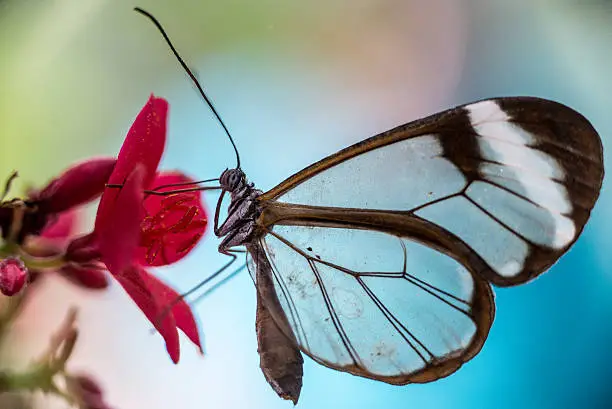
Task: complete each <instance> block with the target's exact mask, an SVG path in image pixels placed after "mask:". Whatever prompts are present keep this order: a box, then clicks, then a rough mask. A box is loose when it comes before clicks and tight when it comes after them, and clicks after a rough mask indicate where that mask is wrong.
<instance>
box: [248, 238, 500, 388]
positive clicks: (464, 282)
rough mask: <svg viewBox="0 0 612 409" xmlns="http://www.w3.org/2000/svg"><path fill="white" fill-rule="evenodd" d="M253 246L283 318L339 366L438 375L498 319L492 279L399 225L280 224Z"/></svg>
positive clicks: (251, 261)
mask: <svg viewBox="0 0 612 409" xmlns="http://www.w3.org/2000/svg"><path fill="white" fill-rule="evenodd" d="M249 253H250V257H249V258H248V266H249V270H250V272H251V274H252V275H253V276H254V278H255V280H256V283H257V287H258V290H259V291H260V294H261V295H262V296H263V299H264V300H265V302H266V306H267V307H268V309H269V310H270V312H271V313H272V315H273V317H274V318H275V320H276V322H277V323H279V325H280V326H281V327H282V329H283V331H284V332H285V333H286V334H287V335H288V337H289V338H290V339H293V340H294V341H295V342H296V343H297V345H298V346H299V347H300V349H301V350H302V351H303V352H305V353H306V354H307V355H309V356H310V357H312V358H313V359H315V360H316V361H317V362H319V363H322V364H324V365H326V366H328V367H331V368H333V369H337V370H341V371H346V372H350V373H353V374H355V375H359V376H364V377H368V378H373V379H377V380H381V381H385V382H388V383H393V384H406V383H409V382H428V381H432V380H435V379H438V378H440V377H444V376H447V375H449V374H450V373H452V372H454V371H456V370H457V369H458V368H459V367H460V366H461V365H462V364H463V363H464V362H466V361H467V360H469V359H470V358H472V357H473V356H474V355H476V354H477V353H478V351H479V350H480V348H481V347H482V344H483V343H484V341H485V339H486V336H487V334H488V332H489V328H490V326H491V323H492V320H493V315H494V303H493V297H492V292H491V289H490V287H489V284H488V283H486V282H485V281H484V279H482V278H481V277H480V276H479V275H478V274H475V273H473V272H470V271H469V270H467V269H466V268H464V267H463V266H462V265H461V264H459V263H458V262H456V261H455V260H453V259H452V258H450V257H448V256H446V255H444V254H443V253H440V252H437V251H435V250H432V249H430V248H429V247H427V246H423V245H421V244H418V243H416V242H413V241H411V240H408V239H406V238H401V237H398V236H395V235H392V234H387V233H383V232H380V231H374V230H362V229H352V228H328V227H309V226H275V227H274V229H273V231H271V232H269V233H268V234H266V235H265V236H264V237H263V238H261V239H259V241H258V242H256V243H253V244H251V245H250V246H249Z"/></svg>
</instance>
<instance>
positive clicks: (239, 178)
mask: <svg viewBox="0 0 612 409" xmlns="http://www.w3.org/2000/svg"><path fill="white" fill-rule="evenodd" d="M245 183H246V176H245V175H244V172H243V171H242V170H240V169H225V170H224V171H223V173H222V174H221V177H220V178H219V184H220V185H221V188H223V190H227V191H229V192H234V191H236V190H237V189H239V188H240V187H241V186H243V185H244V184H245Z"/></svg>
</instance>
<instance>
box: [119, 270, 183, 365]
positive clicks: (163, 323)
mask: <svg viewBox="0 0 612 409" xmlns="http://www.w3.org/2000/svg"><path fill="white" fill-rule="evenodd" d="M115 278H116V279H117V281H119V283H120V284H121V285H122V286H123V288H124V289H125V291H126V292H127V293H128V295H129V296H130V297H131V298H132V300H134V302H135V303H136V305H138V308H140V310H141V311H142V312H143V313H144V314H145V315H146V317H147V318H148V319H149V321H150V322H151V324H153V326H154V327H155V328H156V329H157V331H159V333H160V335H161V336H162V337H163V338H164V340H165V341H166V350H167V351H168V354H169V355H170V358H171V359H172V361H173V362H174V363H177V362H178V361H179V358H180V345H179V338H178V332H177V331H176V322H175V320H174V315H173V314H167V315H166V316H165V317H163V318H164V319H163V320H161V319H160V318H162V316H161V314H162V313H163V311H164V305H165V301H164V300H163V299H162V298H161V297H160V296H159V295H158V294H157V293H156V292H154V291H151V289H149V286H148V285H147V283H149V282H150V281H151V276H150V275H149V273H148V272H147V271H146V270H144V269H143V268H142V267H140V266H136V265H133V266H131V267H129V268H127V269H126V270H124V271H123V273H122V274H120V275H116V276H115Z"/></svg>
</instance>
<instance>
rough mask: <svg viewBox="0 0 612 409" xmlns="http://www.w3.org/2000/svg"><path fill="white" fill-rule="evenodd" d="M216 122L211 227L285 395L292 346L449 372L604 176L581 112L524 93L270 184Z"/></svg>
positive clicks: (368, 368)
mask: <svg viewBox="0 0 612 409" xmlns="http://www.w3.org/2000/svg"><path fill="white" fill-rule="evenodd" d="M137 11H139V12H141V13H143V14H145V15H147V16H148V17H149V18H151V19H152V20H153V22H154V23H155V24H156V25H157V26H158V28H159V29H160V30H161V31H162V34H163V35H164V37H165V38H166V40H167V42H168V44H169V45H170V47H171V49H172V50H173V52H174V53H175V55H176V57H177V58H178V60H179V62H181V64H182V65H183V68H185V69H186V70H187V72H188V74H190V72H189V70H188V69H187V67H186V65H185V64H184V62H183V60H182V59H181V58H180V56H179V55H178V53H177V52H176V50H175V49H174V47H173V46H172V44H171V43H170V41H169V39H168V38H167V36H166V35H165V33H164V32H163V29H162V28H161V26H160V25H159V23H158V22H157V21H156V20H155V19H154V17H153V16H151V15H150V14H148V13H147V12H144V11H143V10H141V9H137ZM190 76H191V77H192V80H194V83H196V86H197V87H198V89H200V91H201V93H202V95H203V97H204V99H205V100H206V102H207V103H208V104H209V106H210V108H211V109H212V111H213V113H214V114H215V115H216V116H217V119H218V120H219V121H220V122H221V124H222V125H223V122H222V121H221V118H220V117H219V116H218V114H217V113H216V111H215V109H214V107H213V106H212V104H211V103H210V101H208V98H207V97H206V96H205V94H204V92H203V91H202V90H201V87H200V86H199V84H198V83H197V81H195V78H193V76H192V75H191V74H190ZM223 127H224V129H225V130H226V131H227V128H225V125H223ZM227 134H228V136H229V138H230V141H231V142H232V144H233V146H234V149H235V150H236V155H237V166H236V168H234V169H226V170H225V171H224V172H223V173H222V175H221V177H220V178H219V186H218V187H217V188H218V189H220V190H221V195H220V197H219V200H218V202H217V206H216V212H215V218H214V226H215V227H214V232H215V234H216V235H217V236H218V237H219V238H221V244H220V245H219V251H220V252H221V253H222V254H226V255H229V256H231V257H232V261H233V260H234V259H235V258H236V253H237V252H239V251H240V249H245V250H246V253H247V266H248V269H249V272H250V274H251V276H252V278H253V281H254V282H255V285H256V288H257V312H256V332H257V341H258V345H259V348H258V351H259V354H260V366H261V369H262V371H263V373H264V375H265V377H266V379H267V381H268V383H269V384H270V385H271V386H272V388H273V389H274V390H275V391H276V392H277V393H278V395H279V396H281V397H283V398H285V399H290V400H292V401H293V402H294V403H296V402H297V400H298V398H299V394H300V390H301V387H302V375H303V371H302V365H303V358H302V355H303V354H305V355H307V356H308V357H310V358H312V359H313V360H314V361H316V362H318V363H320V364H322V365H325V366H327V367H329V368H332V369H335V370H338V371H344V372H349V373H351V374H353V375H357V376H362V377H365V378H370V379H374V380H377V381H382V382H386V383H389V384H395V385H405V384H408V383H424V382H431V381H435V380H437V379H440V378H443V377H446V376H448V375H450V374H452V373H453V372H455V371H457V370H458V369H459V368H460V367H461V366H462V365H463V364H464V363H465V362H467V361H469V360H470V359H472V358H473V357H474V356H476V354H478V352H479V351H480V350H481V348H482V347H483V344H484V342H485V340H486V338H487V335H488V333H489V330H490V328H491V325H492V323H493V318H494V315H495V302H494V298H493V290H492V286H501V287H507V286H514V285H519V284H523V283H526V282H529V281H531V280H533V279H534V278H536V277H537V276H539V275H540V274H542V273H543V272H544V271H546V270H547V269H548V268H550V267H551V266H552V265H553V264H554V263H555V262H556V261H557V260H558V259H559V257H561V256H562V255H563V254H564V253H565V252H566V251H567V250H568V249H569V248H570V247H571V246H572V244H573V243H574V242H575V241H576V240H577V238H578V237H579V235H580V233H581V232H582V230H583V228H584V226H585V223H586V222H587V220H588V218H589V215H590V212H591V210H592V208H593V206H594V205H595V202H596V200H597V198H598V196H599V192H600V189H601V184H602V179H603V174H604V169H603V154H602V144H601V140H600V137H599V135H598V133H597V132H596V130H595V129H594V128H593V126H592V125H591V124H590V123H589V121H588V120H587V119H585V118H584V117H583V116H582V115H581V114H580V113H578V112H576V111H575V110H573V109H571V108H569V107H567V106H565V105H562V104H560V103H557V102H553V101H550V100H546V99H541V98H535V97H504V98H492V99H486V100H481V101H477V102H473V103H469V104H466V105H462V106H458V107H456V108H453V109H449V110H446V111H444V112H440V113H437V114H435V115H431V116H429V117H426V118H424V119H420V120H417V121H414V122H410V123H408V124H405V125H401V126H398V127H396V128H394V129H391V130H389V131H387V132H383V133H381V134H379V135H376V136H373V137H371V138H368V139H366V140H364V141H362V142H359V143H357V144H355V145H352V146H349V147H348V148H346V149H343V150H341V151H339V152H337V153H335V154H333V155H331V156H328V157H327V158H324V159H322V160H320V161H319V162H316V163H314V164H313V165H311V166H309V167H307V168H305V169H304V170H302V171H300V172H298V173H296V174H294V175H293V176H290V177H289V178H287V179H286V180H285V181H283V182H282V183H280V184H279V185H278V186H276V187H275V188H273V189H271V190H269V191H267V192H262V191H261V190H258V189H257V188H256V187H255V186H254V184H253V183H250V182H249V181H248V180H247V177H246V175H245V173H244V171H243V170H242V169H241V168H240V158H239V155H238V151H237V149H236V145H235V144H234V142H233V140H232V139H231V136H230V135H229V132H227ZM225 194H229V196H230V203H229V207H228V209H227V216H226V218H225V220H224V221H220V220H219V219H220V216H219V215H220V211H221V206H222V203H223V200H224V196H225ZM228 265H229V263H228ZM226 267H227V265H226ZM216 274H217V273H216Z"/></svg>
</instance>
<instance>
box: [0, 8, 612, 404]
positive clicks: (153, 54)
mask: <svg viewBox="0 0 612 409" xmlns="http://www.w3.org/2000/svg"><path fill="white" fill-rule="evenodd" d="M133 6H140V7H143V8H145V9H147V10H148V11H150V12H152V13H153V14H154V15H155V16H156V17H157V18H158V19H160V20H161V22H162V24H164V26H165V28H166V29H167V30H168V32H169V34H170V36H171V38H172V39H173V41H174V42H175V44H176V45H177V47H178V49H179V50H180V52H181V53H182V54H183V56H184V57H185V58H186V59H187V60H188V63H189V65H190V66H191V67H192V68H193V69H194V71H196V73H197V76H198V77H199V79H200V80H201V82H202V83H203V85H204V87H205V89H206V90H207V92H208V95H209V97H210V98H211V99H212V100H213V101H214V103H215V105H216V107H217V109H218V111H219V112H220V113H221V115H222V117H223V118H224V120H225V122H226V124H227V125H228V127H229V129H230V131H231V132H232V133H233V135H234V138H235V139H236V143H237V145H238V147H239V149H240V151H241V154H242V162H243V166H242V167H243V169H244V170H245V172H246V173H247V175H248V176H249V178H250V179H251V180H253V181H255V183H256V185H257V186H258V187H259V188H260V189H263V190H267V189H269V188H271V187H273V186H275V185H276V184H277V183H279V182H280V181H282V180H283V179H285V178H286V177H287V176H289V175H290V174H292V173H294V172H296V171H298V170H300V169H301V168H303V167H305V166H307V165H309V164H310V163H312V162H313V161H315V160H318V159H321V158H322V157H323V156H325V155H328V154H331V153H333V152H335V151H336V150H338V149H340V148H343V147H345V146H347V145H348V144H351V143H354V142H357V141H360V140H362V139H364V138H366V137H369V136H371V135H374V134H376V133H378V132H381V131H384V130H387V129H389V128H391V127H394V126H397V125H399V124H402V123H405V122H408V121H411V120H413V119H416V118H418V117H421V116H424V115H427V114H431V113H434V112H437V111H439V110H442V109H445V108H448V107H451V106H454V105H457V104H460V103H465V102H469V101H471V100H475V99H481V98H486V97H492V96H502V95H534V96H540V97H544V98H550V99H554V100H557V101H560V102H563V103H565V104H567V105H570V106H571V107H573V108H575V109H577V110H578V111H580V112H581V113H583V114H584V115H585V116H586V117H587V118H589V119H590V120H591V121H592V123H593V124H594V126H595V128H596V129H597V130H598V131H599V132H600V134H601V136H602V139H603V143H604V148H605V149H604V151H605V155H606V158H605V159H606V161H607V162H609V161H610V159H611V158H610V152H611V151H610V149H608V148H611V146H610V144H611V142H612V139H611V138H612V115H610V109H612V79H611V78H610V73H612V52H611V51H610V44H611V43H612V2H610V1H605V0H599V1H596V0H548V1H546V0H515V1H512V2H509V1H502V0H464V1H461V0H428V1H424V0H335V1H323V0H316V1H315V0H311V1H307V2H306V1H281V0H261V1H257V2H254V1H250V0H231V1H212V0H211V1H201V0H175V1H173V2H168V1H162V0H140V1H138V2H126V1H119V0H47V1H40V0H38V1H36V0H0V179H4V177H5V176H8V175H9V173H10V172H11V171H12V170H13V169H17V170H18V171H19V172H20V175H21V177H20V179H19V182H20V184H21V185H20V186H21V187H22V188H23V187H24V186H25V185H26V184H34V185H42V184H43V183H45V182H46V181H47V180H48V179H50V178H51V177H53V176H54V175H56V174H57V173H59V172H60V171H61V170H62V169H63V168H65V167H66V166H67V165H69V164H70V163H72V162H74V161H77V160H80V159H83V158H85V157H89V156H95V155H116V153H117V152H118V149H119V147H120V145H121V143H122V141H123V138H124V136H125V133H126V131H127V129H128V128H129V126H130V124H131V122H132V120H133V118H134V117H135V116H136V114H137V113H138V112H139V110H140V109H141V107H142V106H143V105H144V103H145V101H146V99H147V98H148V96H149V94H150V93H151V92H153V93H155V94H156V95H159V96H163V97H165V98H167V99H168V100H169V101H170V106H171V111H170V127H169V140H168V146H167V150H166V155H165V157H164V159H163V162H162V167H163V168H166V169H172V168H181V169H183V170H185V171H186V172H188V173H190V174H191V175H193V176H195V177H197V178H212V177H218V175H219V174H220V172H221V171H222V170H223V169H225V168H226V167H231V166H234V163H235V159H234V157H233V153H232V150H231V146H230V145H229V143H228V141H227V140H226V138H225V137H224V135H223V133H222V130H221V128H220V127H219V125H218V124H217V123H216V122H215V121H214V120H213V118H212V115H211V114H210V113H209V111H208V109H207V108H206V107H205V105H204V104H203V103H202V101H201V100H200V98H199V97H198V95H197V94H196V92H195V89H194V88H193V86H192V85H191V83H190V82H189V81H188V80H187V78H186V76H185V75H184V73H183V72H182V71H181V70H180V69H179V68H178V66H177V63H176V61H175V60H174V58H173V57H172V56H171V54H170V52H169V51H168V49H167V47H166V45H165V44H164V42H163V41H162V39H161V37H160V35H159V34H158V32H157V31H156V30H155V29H154V27H153V26H152V24H151V23H150V22H149V21H147V20H146V19H145V18H143V17H142V16H140V15H138V14H136V13H134V12H132V10H131V9H132V7H133ZM215 199H216V196H214V195H209V196H207V203H208V208H209V209H211V211H212V210H213V207H214V203H215ZM611 202H612V192H610V190H609V189H608V184H607V183H606V182H604V188H603V191H602V194H601V197H600V200H599V202H598V204H597V206H596V208H595V211H594V212H593V215H592V218H591V220H590V222H589V224H588V225H587V227H586V229H585V230H584V233H583V234H582V236H581V238H580V240H578V242H577V243H576V245H575V246H574V247H573V248H572V250H571V251H570V252H569V253H568V254H566V255H565V256H564V257H563V258H562V259H561V260H560V262H558V263H557V264H556V265H555V266H554V267H553V268H552V269H551V270H550V271H549V272H548V273H547V274H545V275H543V276H542V277H541V278H539V279H537V280H536V281H535V282H533V283H530V284H528V285H525V286H522V287H517V288H511V289H497V290H496V295H497V297H496V301H497V316H496V320H495V323H494V325H493V328H492V330H491V333H490V336H489V339H488V341H487V342H486V344H485V346H484V348H483V350H482V352H481V353H480V354H479V355H478V356H477V357H476V358H474V359H473V360H472V361H471V362H469V363H468V364H466V365H465V366H464V367H463V368H462V369H461V370H460V371H458V372H457V373H456V374H454V375H452V376H450V377H448V378H446V379H442V380H440V381H437V382H434V383H431V384H426V385H409V386H405V387H394V386H390V385H386V384H382V383H377V382H374V381H370V380H365V379H361V378H357V377H354V376H351V375H348V374H344V373H340V372H335V371H332V370H329V369H326V368H324V367H322V366H319V365H317V364H315V363H314V362H312V361H311V360H309V359H306V363H305V374H304V388H303V391H302V395H301V397H300V402H299V403H298V405H299V406H298V407H300V408H304V409H306V408H320V409H325V408H338V409H340V408H351V409H360V408H372V407H386V408H394V407H397V408H404V407H410V408H419V409H421V408H422V409H434V408H436V409H437V408H461V409H472V408H473V409H480V408H482V409H487V408H491V407H495V408H539V409H548V408H550V409H553V408H554V409H561V408H579V407H580V408H582V407H588V408H592V409H598V408H602V409H604V408H610V407H612V392H611V391H610V386H611V382H612V352H611V351H610V347H611V346H612V272H611V271H610V265H611V264H612V252H611V251H610V243H611V240H610V238H609V235H610V232H611V231H612V211H611V210H610V209H611V208H612V207H611V204H612V203H611ZM211 216H212V214H211ZM89 222H90V223H91V221H89ZM217 245H218V241H217V240H216V239H215V238H214V237H213V235H212V232H211V231H209V232H208V235H207V238H206V239H205V240H204V241H203V242H202V244H201V245H200V246H199V248H198V249H196V250H195V251H194V252H192V254H191V255H190V256H189V257H188V258H187V259H185V260H184V261H182V262H181V263H179V264H176V265H173V266H172V267H171V268H164V269H158V270H157V271H156V273H157V274H158V275H159V276H161V277H163V278H164V279H166V280H167V281H168V282H169V283H171V284H172V285H173V286H174V287H175V288H177V289H178V290H179V291H185V290H187V289H189V288H190V287H191V286H193V285H195V284H196V283H197V282H199V281H200V280H201V279H202V278H203V277H205V276H207V275H208V274H210V273H211V272H213V271H215V270H216V269H217V268H218V267H219V266H220V265H222V263H223V262H224V259H223V258H222V257H221V256H219V255H218V254H217V250H216V248H217ZM73 304H74V305H78V306H79V307H80V309H81V313H80V316H79V325H80V328H81V338H80V340H79V344H78V347H77V350H76V352H75V355H74V356H73V358H72V359H71V361H70V365H71V367H72V368H75V369H83V370H85V371H87V372H90V373H91V374H92V375H94V376H95V377H96V378H97V379H98V380H99V381H100V383H101V384H102V386H103V387H104V389H105V392H106V396H107V401H108V402H109V403H110V404H111V405H113V407H115V408H118V409H145V408H146V409H167V408H174V407H176V408H186V409H190V408H211V409H212V408H228V409H229V408H240V409H243V408H266V409H271V408H288V407H290V406H291V403H289V402H285V401H281V400H280V399H279V398H278V397H277V396H276V394H275V393H274V392H273V391H272V389H271V388H270V387H269V386H268V384H267V383H266V381H265V379H264V377H263V375H262V374H261V372H260V370H259V357H258V354H257V344H256V339H255V290H254V288H253V284H252V282H251V279H250V278H249V276H248V274H247V273H246V272H243V273H242V274H241V275H239V276H238V277H236V278H235V279H233V280H232V281H230V282H229V283H227V284H226V285H224V286H222V287H221V288H219V289H218V290H217V291H215V292H214V293H212V294H211V295H209V296H208V297H207V298H206V299H204V300H203V301H202V302H200V303H198V304H197V306H196V307H195V308H196V313H197V314H198V316H199V320H200V322H201V324H202V331H203V333H204V340H205V348H206V356H205V357H201V356H200V355H198V354H197V353H196V351H195V348H194V347H193V346H192V345H191V344H190V343H189V342H187V341H186V339H185V338H184V337H183V339H182V341H184V342H182V345H183V348H182V357H181V362H180V364H179V365H176V366H175V365H173V364H172V363H171V361H170V359H169V358H168V356H167V354H166V352H165V349H164V346H163V342H162V340H161V338H160V337H159V336H158V335H156V334H155V335H153V334H151V332H150V325H149V323H148V322H147V321H146V320H145V319H144V317H143V316H142V314H141V312H140V311H139V310H138V309H137V308H136V307H135V305H134V304H133V303H132V301H131V300H130V299H129V298H128V297H127V295H126V294H125V293H124V292H123V290H122V289H120V288H119V287H118V285H116V284H114V285H113V286H112V287H111V288H110V289H109V290H108V291H105V292H100V293H94V292H88V291H85V290H81V289H79V288H76V287H74V286H71V285H70V284H67V283H65V282H64V281H62V280H60V279H56V278H55V277H49V278H48V279H47V282H46V284H45V285H44V286H41V288H39V289H38V293H37V295H36V297H35V298H34V299H32V300H31V302H29V303H28V305H27V308H26V310H25V311H24V313H23V314H22V316H21V318H20V320H19V321H18V322H17V324H16V327H15V330H14V331H13V333H12V334H11V342H9V344H10V343H12V344H13V345H14V344H15V343H17V344H18V345H19V347H18V348H16V349H15V348H13V349H11V350H10V351H5V353H4V355H5V359H4V360H3V362H9V361H10V362H11V364H12V365H15V366H20V365H25V363H27V360H28V359H29V358H30V357H32V356H34V355H36V354H37V353H38V351H41V350H42V349H43V348H44V347H45V345H46V343H47V342H48V334H50V333H51V332H52V331H53V329H54V328H55V327H57V325H58V324H59V322H60V321H61V319H62V317H63V316H64V314H65V312H66V309H67V308H68V306H69V305H73ZM37 401H38V402H39V407H44V408H47V407H51V406H52V403H49V400H47V399H46V398H44V397H37ZM6 405H8V403H6ZM53 407H58V408H60V407H65V406H62V403H57V405H56V406H53Z"/></svg>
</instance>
